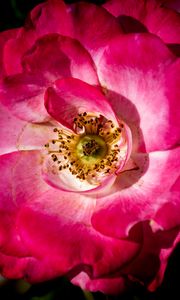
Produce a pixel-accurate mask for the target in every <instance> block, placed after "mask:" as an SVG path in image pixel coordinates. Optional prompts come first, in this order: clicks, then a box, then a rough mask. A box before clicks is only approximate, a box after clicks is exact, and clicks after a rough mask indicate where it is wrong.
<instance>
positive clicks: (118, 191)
mask: <svg viewBox="0 0 180 300" xmlns="http://www.w3.org/2000/svg"><path fill="white" fill-rule="evenodd" d="M179 151H180V149H175V150H170V151H165V152H153V153H151V154H150V155H149V162H148V159H147V157H146V156H144V159H143V157H142V155H137V156H136V159H135V157H134V160H135V163H136V165H137V166H138V167H139V170H136V171H135V170H134V171H127V172H124V173H122V175H119V178H118V180H117V183H115V190H114V191H113V190H112V191H111V195H109V196H107V197H104V198H101V201H99V202H98V205H97V208H96V212H95V213H94V215H93V217H92V224H93V226H94V227H95V228H96V230H99V231H100V232H102V233H103V234H106V235H108V236H115V237H122V236H127V235H128V231H129V229H130V228H131V227H132V225H133V224H135V223H137V222H139V221H143V220H151V219H153V218H154V216H155V214H156V213H157V211H158V209H159V208H161V207H162V205H163V204H164V203H165V202H166V198H164V197H163V195H165V194H166V193H167V192H168V191H169V189H170V188H171V187H172V185H173V184H174V182H175V181H176V180H177V177H178V176H179V162H178V161H177V160H178V156H179ZM138 157H139V158H138ZM143 173H144V175H143ZM170 214H171V212H170Z"/></svg>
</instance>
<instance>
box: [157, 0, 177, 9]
mask: <svg viewBox="0 0 180 300" xmlns="http://www.w3.org/2000/svg"><path fill="white" fill-rule="evenodd" d="M161 2H163V4H164V6H166V7H168V8H172V9H174V10H175V11H177V12H180V2H179V0H164V1H161Z"/></svg>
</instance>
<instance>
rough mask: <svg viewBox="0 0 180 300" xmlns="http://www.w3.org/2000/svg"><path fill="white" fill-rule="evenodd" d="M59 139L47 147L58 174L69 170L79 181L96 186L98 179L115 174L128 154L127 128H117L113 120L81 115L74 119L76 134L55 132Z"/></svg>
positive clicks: (68, 131)
mask: <svg viewBox="0 0 180 300" xmlns="http://www.w3.org/2000/svg"><path fill="white" fill-rule="evenodd" d="M54 132H55V133H57V139H54V140H51V141H50V142H49V143H47V144H46V145H45V147H46V149H47V150H48V154H50V155H51V158H52V161H53V162H54V163H55V164H56V166H57V168H58V170H59V172H62V171H63V170H68V171H70V172H71V174H73V175H74V176H76V178H78V179H80V180H87V181H88V182H92V180H93V181H94V182H95V181H96V180H95V178H97V177H98V178H99V177H103V176H105V175H107V174H111V173H114V172H115V171H116V170H117V168H118V167H119V161H120V160H121V159H122V158H123V159H124V156H123V155H124V154H123V153H125V152H126V151H125V152H123V151H124V150H123V151H122V153H121V151H120V144H123V143H124V142H125V135H124V125H123V124H120V126H119V127H116V126H115V125H114V124H113V122H112V121H111V120H107V119H106V118H105V117H103V116H99V117H97V116H96V115H93V114H92V113H86V112H85V113H83V114H79V115H78V116H77V117H76V118H75V119H74V132H72V131H70V130H67V129H59V128H54Z"/></svg>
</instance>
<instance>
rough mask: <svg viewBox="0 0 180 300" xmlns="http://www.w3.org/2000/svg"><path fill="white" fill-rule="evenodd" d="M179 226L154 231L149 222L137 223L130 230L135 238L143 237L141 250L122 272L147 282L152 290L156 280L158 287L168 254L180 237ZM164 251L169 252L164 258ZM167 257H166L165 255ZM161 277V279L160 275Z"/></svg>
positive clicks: (139, 280) (133, 278) (143, 282)
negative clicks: (179, 236) (179, 234)
mask: <svg viewBox="0 0 180 300" xmlns="http://www.w3.org/2000/svg"><path fill="white" fill-rule="evenodd" d="M178 231H179V229H178V228H174V229H173V230H169V231H161V230H159V231H158V232H156V233H154V232H152V230H151V227H150V226H149V224H148V222H142V223H139V224H136V225H135V226H134V228H132V229H131V231H130V236H131V238H132V239H134V240H139V238H141V239H142V247H141V251H139V253H138V255H137V256H136V257H135V259H134V260H133V261H131V263H129V264H127V265H126V266H125V267H124V269H122V271H121V273H122V274H124V275H125V274H127V276H128V278H129V279H130V280H132V281H135V282H139V283H141V284H143V285H144V284H145V286H146V287H149V289H151V290H152V285H154V283H153V282H154V281H155V282H156V288H157V286H158V285H160V283H161V280H162V279H163V275H164V274H163V272H162V266H163V265H164V269H165V265H166V264H167V258H168V255H170V253H171V252H172V250H173V248H174V247H175V244H176V240H177V237H178ZM162 253H167V254H168V255H167V257H166V259H163V256H162ZM164 258H165V257H164ZM159 275H160V276H161V279H160V276H159Z"/></svg>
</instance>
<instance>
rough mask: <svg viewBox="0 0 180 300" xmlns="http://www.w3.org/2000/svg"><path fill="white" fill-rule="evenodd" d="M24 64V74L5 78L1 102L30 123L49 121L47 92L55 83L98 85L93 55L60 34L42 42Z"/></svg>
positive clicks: (33, 49) (44, 38) (24, 58)
mask: <svg viewBox="0 0 180 300" xmlns="http://www.w3.org/2000/svg"><path fill="white" fill-rule="evenodd" d="M77 57H78V59H77ZM22 64H23V68H24V71H23V73H21V74H17V75H14V76H10V77H6V78H5V80H4V82H3V83H2V87H1V89H2V92H1V99H2V101H3V103H4V105H6V106H8V107H9V108H10V109H11V111H12V112H13V113H14V114H15V115H16V116H18V117H19V118H21V119H24V120H27V121H30V122H38V123H39V122H44V121H47V120H48V119H49V116H48V114H47V112H46V110H45V108H44V91H45V88H46V87H47V86H49V85H51V84H52V82H53V81H54V80H56V79H59V78H62V77H71V76H72V77H75V78H80V79H84V80H85V81H86V82H88V83H90V84H96V85H98V78H97V74H96V71H95V67H94V63H93V61H92V59H91V57H90V55H89V54H88V53H87V52H86V50H85V49H84V48H83V47H82V46H81V45H80V44H79V43H78V42H77V41H76V40H73V39H71V38H67V37H63V36H59V35H58V34H54V35H52V34H51V35H46V36H45V37H43V38H41V39H39V40H38V41H37V42H36V44H35V45H34V47H33V48H32V49H31V50H29V52H28V53H27V54H26V55H25V56H24V57H23V61H22Z"/></svg>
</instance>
